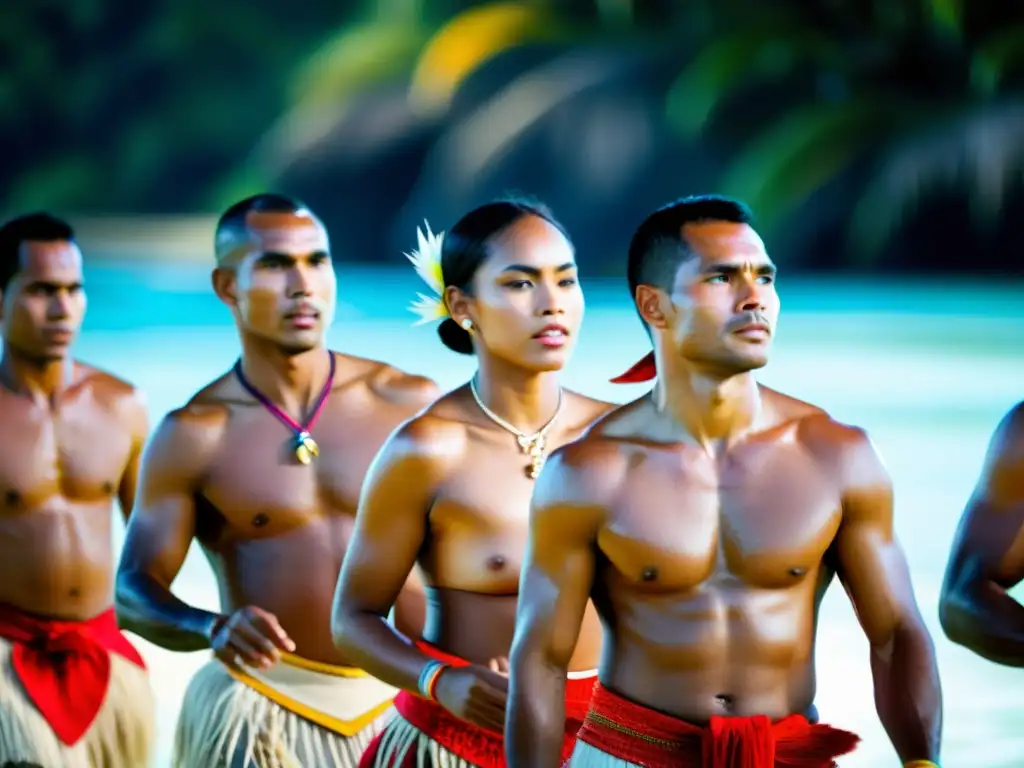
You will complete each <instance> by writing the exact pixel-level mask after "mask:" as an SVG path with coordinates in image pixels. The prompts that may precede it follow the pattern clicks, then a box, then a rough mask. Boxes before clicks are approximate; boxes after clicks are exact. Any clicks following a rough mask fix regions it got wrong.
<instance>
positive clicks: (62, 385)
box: [0, 344, 74, 405]
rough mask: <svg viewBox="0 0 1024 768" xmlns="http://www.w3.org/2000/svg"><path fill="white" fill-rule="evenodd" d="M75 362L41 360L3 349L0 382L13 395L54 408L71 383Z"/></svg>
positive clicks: (65, 359)
mask: <svg viewBox="0 0 1024 768" xmlns="http://www.w3.org/2000/svg"><path fill="white" fill-rule="evenodd" d="M73 370H74V361H73V360H72V359H71V358H70V357H67V358H61V359H58V360H53V359H48V360H39V359H32V358H29V357H26V356H25V355H20V354H18V353H17V352H16V351H15V350H13V349H11V347H10V346H8V345H6V344H5V345H4V351H3V356H2V357H0V382H2V383H3V386H5V387H7V388H8V389H9V390H11V391H12V392H17V393H18V394H20V395H26V396H27V397H30V398H32V400H33V401H35V402H37V403H40V404H44V403H45V404H47V405H53V404H54V403H55V402H56V400H57V399H59V398H60V396H61V394H62V393H63V392H64V390H65V389H67V387H68V384H70V382H71V375H72V371H73Z"/></svg>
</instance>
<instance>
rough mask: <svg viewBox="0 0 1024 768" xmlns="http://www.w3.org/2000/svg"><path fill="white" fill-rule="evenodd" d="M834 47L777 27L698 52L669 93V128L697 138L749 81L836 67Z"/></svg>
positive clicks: (804, 31) (799, 30) (810, 34)
mask: <svg viewBox="0 0 1024 768" xmlns="http://www.w3.org/2000/svg"><path fill="white" fill-rule="evenodd" d="M837 55H838V54H837V49H836V46H835V45H834V44H833V43H831V42H830V41H829V40H828V39H827V38H826V37H825V36H823V35H821V34H819V33H817V32H815V31H814V30H811V29H809V28H808V27H805V26H802V25H798V24H789V23H784V22H780V21H776V22H774V23H771V24H763V25H759V26H757V27H750V28H745V29H741V30H738V31H736V32H734V33H732V34H730V35H726V36H723V37H720V38H718V39H716V40H715V41H714V42H712V43H711V44H710V45H708V46H707V47H705V48H704V49H703V50H701V51H700V52H699V53H698V54H697V56H696V57H695V58H694V59H693V61H692V62H691V63H690V64H689V65H688V66H687V67H686V68H685V69H684V70H683V71H682V73H680V75H679V77H677V78H676V80H675V82H674V83H673V84H672V85H671V87H670V88H669V92H668V100H667V107H666V110H667V116H668V120H669V122H670V123H671V124H672V125H674V126H675V127H676V129H677V130H679V131H680V132H682V133H683V134H684V135H687V136H693V135H695V134H697V133H699V132H700V131H701V130H702V129H703V128H704V126H705V125H706V124H707V121H708V120H709V118H710V117H711V115H712V114H713V113H714V110H715V108H716V107H717V106H718V104H719V103H720V102H721V100H722V99H723V98H725V97H726V96H728V95H729V94H730V93H732V92H733V91H734V90H735V89H736V87H737V86H739V85H741V84H743V83H745V82H748V81H749V80H751V79H752V78H754V77H758V78H779V77H782V76H784V75H786V74H788V73H790V72H792V71H793V70H794V69H796V67H798V66H802V65H806V64H807V63H808V61H810V62H813V63H814V65H815V66H817V67H822V66H827V65H829V64H832V63H835V59H836V57H837Z"/></svg>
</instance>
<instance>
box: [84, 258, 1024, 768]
mask: <svg viewBox="0 0 1024 768" xmlns="http://www.w3.org/2000/svg"><path fill="white" fill-rule="evenodd" d="M208 285H209V278H208V271H207V270H206V269H205V267H203V266H202V265H195V264H191V263H185V264H183V265H150V264H140V265H126V264H117V265H105V264H100V265H95V266H93V267H91V268H90V269H89V271H88V274H87V287H88V290H89V300H90V309H89V315H88V317H87V320H86V325H85V330H84V333H83V336H82V339H81V343H80V349H79V353H80V355H81V357H83V358H85V359H87V360H89V361H90V362H93V363H95V364H98V365H100V366H102V367H105V368H108V369H110V370H111V371H114V372H116V373H117V374H119V375H122V376H124V377H126V378H128V379H130V380H132V381H133V382H135V383H136V384H138V385H139V386H141V387H142V388H144V389H145V390H146V392H147V395H148V398H149V403H150V410H151V414H152V417H153V418H154V420H155V419H157V418H159V416H160V415H162V414H163V413H164V412H166V411H167V410H168V409H169V408H172V407H175V406H176V405H179V404H181V403H182V402H183V401H184V400H186V399H187V398H188V396H189V395H190V393H191V392H192V391H194V390H195V389H197V388H198V387H200V386H201V385H203V384H204V383H205V382H207V381H209V380H210V379H211V378H213V377H214V376H217V375H219V374H220V373H221V372H223V371H224V370H226V369H227V368H228V367H229V366H230V365H231V364H232V362H233V361H234V359H235V357H236V356H237V346H236V342H235V336H234V329H233V326H232V325H231V324H230V319H229V316H228V314H227V311H226V310H225V309H224V308H223V307H222V306H221V305H220V304H219V303H218V301H217V300H216V298H214V297H213V296H212V294H211V292H210V291H209V289H208ZM418 289H419V286H418V285H417V284H416V282H415V281H414V279H413V278H412V276H411V275H410V274H408V273H406V272H380V271H368V270H364V269H359V270H356V269H350V268H346V267H342V268H341V269H340V271H339V295H340V297H341V302H340V306H339V310H338V316H337V321H336V323H335V324H334V326H333V327H332V329H331V331H330V341H331V344H332V345H333V346H335V347H336V348H339V349H342V350H344V351H347V352H351V353H354V354H360V355H366V356H370V357H377V358H381V359H385V360H387V361H388V362H391V363H393V364H395V365H397V366H399V367H402V368H405V369H406V370H409V371H412V372H417V373H423V374H426V375H429V376H432V377H433V378H435V379H436V380H437V381H438V382H439V383H440V384H441V385H442V386H445V387H450V386H454V385H457V384H459V383H461V382H463V381H465V380H466V379H467V378H468V377H469V375H470V374H471V373H472V360H470V359H467V358H464V357H462V356H459V355H455V354H453V353H450V352H448V351H447V350H445V349H444V348H443V347H442V346H441V345H440V343H439V342H438V341H437V338H436V335H435V334H434V331H433V329H432V327H429V326H426V327H423V326H421V327H417V328H412V327H411V325H410V321H411V320H412V319H413V317H412V315H410V314H408V313H407V312H406V311H405V306H406V304H407V303H408V301H409V300H410V299H411V298H412V297H413V296H414V294H415V291H416V290H418ZM584 289H585V290H586V291H587V297H588V306H589V309H588V313H587V318H586V321H585V325H584V330H583V333H582V335H581V338H580V343H579V347H578V351H577V353H576V356H575V357H574V359H573V361H572V363H571V365H570V367H569V369H568V370H567V371H566V372H565V382H566V384H567V386H570V387H572V388H574V389H578V390H580V391H582V392H585V393H587V394H591V395H594V396H597V397H603V398H607V399H611V400H615V401H619V402H622V401H626V400H628V399H631V398H633V397H635V396H637V395H639V394H641V393H642V392H643V388H641V387H616V386H613V385H610V384H607V383H605V382H606V381H607V379H608V378H609V377H610V376H612V375H615V374H617V373H619V372H620V371H621V370H622V369H624V368H625V367H626V366H628V365H629V364H631V363H632V362H634V361H635V359H636V358H637V357H639V356H640V355H641V354H642V353H644V352H645V351H646V350H647V341H646V337H645V336H644V333H643V331H642V330H641V328H640V325H639V322H638V321H637V319H636V317H635V315H634V314H633V311H632V307H631V306H630V304H629V302H628V297H627V295H626V292H625V290H624V289H623V287H622V285H621V284H620V283H617V282H616V283H612V284H609V283H600V282H593V281H591V282H587V281H585V282H584ZM1022 289H1024V286H1021V285H1016V286H1007V285H1003V284H999V285H996V284H984V283H979V284H974V285H972V286H969V287H966V288H965V287H961V288H954V287H951V286H949V285H942V284H922V283H908V282H897V281H890V282H885V283H881V282H880V283H865V282H863V281H851V280H846V279H840V278H836V279H833V280H828V281H816V282H808V281H803V282H800V281H785V280H783V281H782V282H781V283H780V292H781V294H782V298H783V315H782V321H781V324H780V332H779V338H778V341H777V344H776V351H775V354H774V358H773V361H772V363H771V364H770V365H769V366H768V367H767V368H766V369H765V370H764V371H763V372H762V374H763V375H761V377H760V378H761V380H762V381H763V382H764V383H765V384H768V385H770V386H773V387H776V388H778V389H781V390H783V391H785V392H787V393H790V394H792V395H795V396H797V397H800V398H804V399H807V400H810V401H812V402H814V403H816V404H818V405H820V406H823V407H825V408H827V409H828V410H829V411H830V412H832V414H833V415H834V416H835V417H836V418H838V419H841V420H843V421H847V422H851V423H855V424H858V425H860V426H863V427H865V428H867V429H868V430H869V431H870V433H871V434H872V436H873V438H874V440H875V442H876V443H877V444H878V446H879V449H880V450H881V452H882V454H883V456H884V457H885V458H886V460H887V462H888V465H889V468H890V471H891V473H892V476H893V479H894V482H895V487H896V500H897V523H896V527H897V531H898V534H899V536H900V538H901V540H902V542H903V545H904V548H905V549H906V551H907V558H908V560H909V562H910V567H911V571H912V573H913V578H914V585H915V588H916V591H917V595H918V600H919V602H920V604H921V608H922V611H923V612H924V614H925V617H926V619H927V620H928V623H929V626H930V627H931V630H932V632H933V634H934V637H935V641H936V645H937V647H938V654H939V662H940V665H941V671H942V675H943V686H944V693H945V701H946V718H945V721H946V727H945V734H946V736H945V748H944V758H945V759H944V765H945V766H947V767H951V768H1010V767H1011V766H1016V767H1018V768H1019V766H1021V765H1024V727H1022V726H1024V673H1022V672H1020V671H1018V670H1009V669H1003V668H1000V667H996V666H994V665H992V664H989V663H987V662H985V661H982V660H980V659H976V658H975V657H973V656H972V655H971V654H969V653H967V652H966V651H963V650H961V649H958V648H956V647H954V646H952V645H951V644H950V643H949V642H948V641H946V639H945V638H944V637H943V636H942V634H941V632H940V631H939V627H938V622H937V618H936V602H937V597H938V589H939V584H940V581H941V577H942V570H943V567H944V564H945V558H946V555H947V552H948V548H949V544H950V541H951V539H952V536H953V531H954V528H955V526H956V522H957V520H958V518H959V515H960V512H961V509H962V507H963V504H964V501H965V500H966V498H967V497H968V495H969V493H970V491H971V488H972V485H973V482H974V479H975V477H976V475H977V472H978V469H979V467H980V465H981V460H982V456H983V452H984V449H985V446H986V444H987V441H988V438H989V436H990V434H991V431H992V429H993V428H994V426H995V425H996V423H997V422H998V420H999V418H1000V416H1001V415H1002V414H1003V413H1004V412H1005V411H1006V410H1007V409H1008V408H1009V407H1010V406H1011V405H1012V404H1013V403H1014V402H1016V401H1017V400H1019V399H1021V398H1022V397H1024V355H1021V354H1020V345H1021V339H1022V338H1024V318H1022V316H1021V313H1020V302H1021V296H1022V292H1024V291H1022ZM119 536H120V534H119ZM119 540H120V539H119ZM175 591H176V592H177V593H178V594H179V595H180V596H181V597H182V598H184V599H186V600H190V601H193V602H195V603H196V604H199V605H202V606H204V607H208V608H215V607H216V600H217V598H216V591H215V589H214V585H213V581H212V578H211V576H210V572H209V569H208V567H207V565H206V563H205V562H204V561H203V560H202V558H201V556H200V555H199V553H198V552H197V551H196V550H195V548H193V551H192V553H191V554H190V556H189V558H188V560H187V562H186V565H185V567H184V569H183V571H182V573H181V576H180V577H179V579H178V581H177V582H176V583H175ZM140 645H141V646H142V648H143V650H144V652H145V654H146V656H147V658H148V659H149V661H150V663H151V668H152V670H153V678H154V685H155V687H156V690H157V695H158V697H159V699H160V724H159V725H160V738H161V743H160V755H159V759H158V761H157V765H158V766H165V765H167V755H168V753H169V747H170V736H171V734H172V732H173V725H174V718H175V716H176V712H177V708H178V705H179V703H180V700H181V696H182V694H183V693H184V689H185V685H186V684H187V681H188V677H189V675H190V674H191V673H192V671H193V670H195V669H196V668H197V667H198V666H199V664H200V663H202V661H203V660H204V656H203V654H189V655H175V654H170V653H167V652H165V651H162V650H160V649H156V648H154V647H153V646H150V645H148V644H146V643H140ZM818 669H819V692H820V695H819V700H818V705H819V709H820V710H821V712H822V715H823V717H825V718H827V719H828V720H829V721H830V722H834V723H835V724H837V725H839V726H842V727H845V728H849V729H852V730H855V731H857V732H858V733H860V734H861V735H862V737H863V738H864V744H863V745H862V747H861V748H860V749H859V750H858V752H857V753H856V754H854V755H852V756H850V757H849V758H847V759H845V760H844V761H843V762H842V765H843V768H855V767H856V766H860V767H862V768H879V767H880V766H885V765H897V764H898V763H897V760H896V757H895V755H894V753H893V752H892V750H891V748H890V747H889V746H888V741H887V739H886V736H885V734H884V732H883V731H882V729H881V727H880V725H879V724H878V718H877V716H876V715H875V713H874V705H873V701H872V693H871V677H870V669H869V665H868V648H867V643H866V641H865V640H864V638H863V634H862V632H861V631H860V629H859V626H858V624H857V621H856V618H855V616H854V614H853V611H852V609H851V608H850V606H849V604H848V601H847V599H846V597H845V594H844V593H843V592H842V590H841V589H838V588H837V589H833V590H832V592H831V593H830V594H829V596H828V597H827V598H826V600H825V605H824V607H823V612H822V617H821V621H820V627H819V641H818Z"/></svg>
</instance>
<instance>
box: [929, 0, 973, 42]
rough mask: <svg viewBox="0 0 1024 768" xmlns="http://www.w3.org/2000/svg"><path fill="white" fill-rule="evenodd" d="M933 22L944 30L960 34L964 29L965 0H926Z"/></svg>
mask: <svg viewBox="0 0 1024 768" xmlns="http://www.w3.org/2000/svg"><path fill="white" fill-rule="evenodd" d="M924 5H925V9H924V10H925V12H926V13H928V15H929V16H931V22H932V23H933V24H935V25H936V26H937V27H938V28H939V29H941V30H943V31H944V32H947V33H950V34H953V35H956V36H959V35H960V34H961V32H962V30H963V17H964V0H924Z"/></svg>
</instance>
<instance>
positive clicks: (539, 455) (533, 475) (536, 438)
mask: <svg viewBox="0 0 1024 768" xmlns="http://www.w3.org/2000/svg"><path fill="white" fill-rule="evenodd" d="M469 391H470V392H471V393H472V394H473V399H474V400H476V404H477V406H479V408H480V410H481V411H483V412H484V416H486V417H487V418H488V419H490V420H491V421H493V422H494V423H495V424H497V425H498V426H499V427H501V428H502V429H504V430H505V431H506V432H511V433H512V434H513V435H515V438H516V444H517V445H518V446H519V452H520V453H524V454H526V455H527V456H529V457H530V465H529V466H528V467H526V476H527V477H529V478H530V479H531V480H536V479H537V476H538V475H539V474H540V470H541V468H542V467H543V466H544V462H545V461H546V460H547V452H548V430H549V429H551V425H552V424H554V423H555V420H556V419H557V418H558V414H559V413H561V411H562V390H561V388H559V390H558V405H557V406H556V407H555V414H554V415H553V416H552V417H551V419H550V420H549V421H548V423H547V424H545V425H544V426H543V427H541V428H540V429H539V430H538V431H537V432H535V433H533V434H532V435H527V434H525V433H523V432H520V431H519V430H518V429H516V428H515V427H514V426H512V425H511V424H509V423H508V422H507V421H505V420H504V419H503V418H501V416H499V415H498V414H496V413H495V412H494V411H492V410H491V409H490V408H488V407H487V406H486V405H484V401H483V400H482V399H481V398H480V393H479V392H477V389H476V377H475V376H474V377H473V378H472V379H470V380H469Z"/></svg>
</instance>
